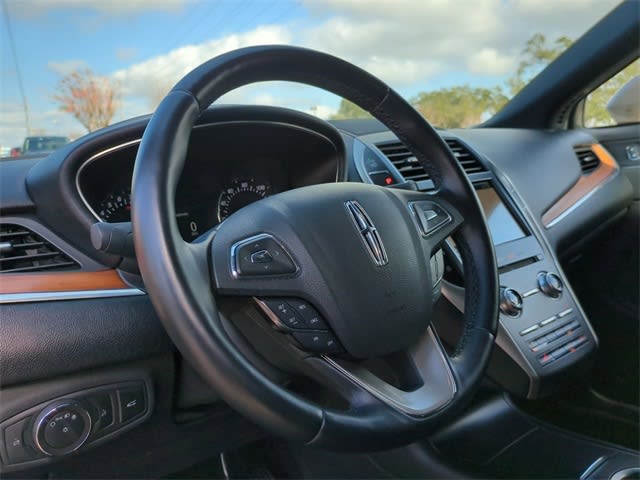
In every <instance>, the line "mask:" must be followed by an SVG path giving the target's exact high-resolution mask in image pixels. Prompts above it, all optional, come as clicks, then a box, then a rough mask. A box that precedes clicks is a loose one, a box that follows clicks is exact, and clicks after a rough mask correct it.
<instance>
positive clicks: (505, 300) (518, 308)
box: [500, 288, 524, 317]
mask: <svg viewBox="0 0 640 480" xmlns="http://www.w3.org/2000/svg"><path fill="white" fill-rule="evenodd" d="M523 305H524V302H523V300H522V295H520V294H519V293H518V292H517V291H516V290H514V289H513V288H503V289H502V290H501V291H500V311H501V312H502V313H504V314H505V315H509V316H511V317H517V316H518V315H520V312H522V307H523Z"/></svg>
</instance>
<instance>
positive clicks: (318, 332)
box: [259, 298, 343, 353]
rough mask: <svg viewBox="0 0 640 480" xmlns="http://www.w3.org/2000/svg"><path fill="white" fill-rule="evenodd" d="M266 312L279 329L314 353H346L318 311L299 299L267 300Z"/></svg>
mask: <svg viewBox="0 0 640 480" xmlns="http://www.w3.org/2000/svg"><path fill="white" fill-rule="evenodd" d="M259 304H260V305H261V306H262V307H263V310H265V312H266V313H267V315H268V317H269V318H270V319H271V320H272V321H273V323H274V324H275V326H276V328H278V329H279V330H281V331H284V332H286V333H290V334H291V335H293V338H295V340H296V341H297V343H298V344H299V345H300V346H301V347H302V348H304V349H305V350H309V351H311V352H314V353H340V352H342V351H343V349H342V347H341V346H340V343H339V342H338V340H337V339H336V337H335V335H334V334H333V333H332V332H331V331H330V330H329V327H328V326H327V324H326V322H325V321H324V320H323V319H322V316H321V315H320V313H318V311H317V310H316V309H315V308H314V307H313V306H312V305H310V304H309V303H308V302H305V301H304V300H301V299H298V298H287V299H281V298H279V299H263V300H260V301H259Z"/></svg>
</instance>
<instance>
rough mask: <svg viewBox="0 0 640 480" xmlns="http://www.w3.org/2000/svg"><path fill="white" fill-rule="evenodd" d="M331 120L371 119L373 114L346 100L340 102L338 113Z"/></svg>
mask: <svg viewBox="0 0 640 480" xmlns="http://www.w3.org/2000/svg"><path fill="white" fill-rule="evenodd" d="M330 118H331V120H344V119H348V118H371V114H370V113H369V112H367V111H366V110H363V109H362V108H360V107H359V106H357V105H356V104H355V103H353V102H350V101H349V100H347V99H346V98H343V99H342V100H340V107H339V108H338V111H337V112H336V113H334V114H333V115H331V117H330Z"/></svg>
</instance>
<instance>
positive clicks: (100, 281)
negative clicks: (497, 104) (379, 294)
mask: <svg viewBox="0 0 640 480" xmlns="http://www.w3.org/2000/svg"><path fill="white" fill-rule="evenodd" d="M147 122H148V117H143V118H139V119H133V120H130V121H127V122H124V123H121V124H118V125H114V126H112V127H109V128H107V129H105V130H102V131H100V132H96V133H94V134H90V135H88V136H86V137H84V138H82V139H80V140H78V141H77V142H75V143H72V144H69V145H67V146H66V147H64V148H63V149H61V150H59V151H57V152H54V153H53V154H51V155H50V156H48V157H47V158H45V159H43V160H40V161H39V160H37V159H34V160H20V161H10V162H3V163H1V164H0V208H1V210H0V214H1V215H2V224H11V225H18V226H20V227H22V228H24V229H29V230H31V231H32V232H33V234H34V235H38V236H39V237H40V238H42V239H43V240H44V241H46V242H48V243H49V245H50V246H51V247H52V248H55V249H57V250H59V251H60V252H62V253H64V254H65V255H66V256H67V257H68V258H69V259H70V260H71V261H73V262H74V265H75V267H74V268H72V269H70V270H69V269H67V270H65V271H64V272H62V271H56V270H55V268H49V266H46V267H47V269H48V270H46V271H45V270H42V271H38V272H37V273H36V274H34V275H33V276H31V277H29V276H28V275H18V276H14V277H13V279H14V280H13V281H12V282H3V283H0V305H1V304H4V303H6V304H7V305H2V306H3V307H6V308H10V309H12V311H11V316H12V318H16V319H17V321H16V322H2V323H1V324H0V342H3V343H2V345H0V347H1V348H2V351H3V354H5V359H6V361H3V362H2V363H0V378H2V379H3V383H4V384H5V385H12V384H16V383H24V382H36V383H37V381H40V380H42V379H43V378H51V379H55V378H57V377H59V376H60V375H63V374H67V373H68V368H69V367H68V366H69V365H73V366H74V367H73V368H74V369H76V370H82V369H87V370H89V369H91V368H94V367H95V366H104V365H110V364H112V363H113V362H114V359H117V362H127V361H132V362H133V361H137V360H139V359H141V358H147V357H149V356H151V357H153V356H154V355H158V353H159V352H162V353H163V354H166V353H167V352H168V353H169V355H171V356H173V355H174V353H175V352H174V350H173V347H172V346H171V344H170V342H169V341H168V339H167V338H166V335H165V334H164V331H163V330H162V328H161V326H160V325H159V323H158V321H157V319H156V318H155V316H154V313H153V307H152V306H151V304H150V302H149V301H148V299H147V298H146V295H145V293H144V285H143V284H142V282H141V279H140V277H139V276H137V275H136V270H135V259H134V260H133V265H132V264H131V263H132V262H131V259H126V258H124V257H123V256H122V255H117V254H114V253H113V252H111V253H110V252H106V251H100V250H98V249H96V248H94V246H93V245H92V241H91V230H92V227H93V226H94V225H96V224H119V225H124V226H126V225H130V224H129V222H130V220H131V215H130V206H131V203H132V202H135V198H133V199H132V198H131V193H130V185H131V181H132V178H133V176H134V175H135V171H134V170H135V168H134V166H135V158H136V154H137V149H138V145H139V141H140V138H141V136H142V133H143V132H144V128H145V126H146V124H147ZM440 134H441V136H442V138H443V140H444V141H446V142H447V144H448V145H449V147H450V148H451V150H452V152H453V153H454V156H455V157H456V159H457V160H458V161H459V162H460V164H461V165H462V166H463V168H464V169H465V171H466V172H467V176H468V178H469V180H470V182H471V183H472V184H473V186H474V187H475V189H476V193H477V195H478V198H479V200H480V202H481V204H482V207H483V210H484V214H485V217H486V220H487V223H488V226H489V229H490V232H491V235H492V237H493V241H494V246H495V252H496V257H497V263H498V268H499V272H498V273H499V278H500V285H501V286H502V289H501V295H502V297H501V300H502V303H501V313H500V324H499V330H498V335H497V339H496V344H497V347H498V348H496V349H495V350H494V352H495V353H494V357H493V358H492V361H491V364H490V366H489V370H488V374H489V376H490V377H491V378H492V379H493V380H494V381H495V382H496V383H498V384H499V385H501V386H502V387H503V388H504V389H505V390H507V391H509V392H511V393H513V394H515V395H516V396H518V397H520V398H530V399H536V398H541V397H544V396H545V395H547V394H549V393H551V392H553V391H555V390H556V389H558V388H560V387H561V386H562V385H565V384H566V382H568V381H571V380H572V378H574V375H576V374H577V373H578V372H580V371H585V370H586V369H587V368H588V366H589V364H590V362H591V361H592V360H593V357H594V352H595V351H596V348H597V345H598V339H597V336H596V335H595V332H594V331H593V329H592V328H591V325H590V323H589V320H588V319H587V317H586V315H585V314H584V312H583V311H582V309H581V307H580V304H579V302H578V300H577V298H576V297H575V295H574V293H573V291H572V290H571V286H570V285H569V282H568V281H567V279H566V277H565V275H564V273H563V271H562V268H561V266H560V262H559V260H558V252H560V251H562V250H563V249H564V248H566V246H567V245H570V244H572V243H573V242H575V240H576V239H579V238H583V237H584V236H585V235H586V233H589V232H591V231H593V230H594V228H595V227H596V226H599V225H600V224H601V223H602V222H603V219H607V218H610V217H612V216H615V215H616V214H618V213H619V212H620V211H622V210H624V209H625V208H626V206H627V205H628V203H629V201H630V198H631V188H630V186H629V185H628V181H627V180H626V178H624V176H622V175H619V174H618V172H617V168H616V164H615V161H613V160H612V159H611V158H609V157H607V156H606V155H605V156H601V157H599V158H600V167H597V169H596V171H595V173H590V174H589V175H585V174H584V173H583V172H582V171H581V168H580V162H579V161H578V158H577V157H576V152H575V148H576V147H580V148H584V147H585V145H587V146H593V145H594V144H595V143H596V142H595V139H594V138H593V137H591V136H590V135H589V134H588V133H585V132H577V131H563V132H553V131H542V130H532V131H529V130H524V129H515V130H502V129H480V128H479V129H470V130H449V131H440ZM589 148H592V150H593V151H594V152H596V153H598V154H601V155H604V154H603V153H602V152H601V151H599V150H598V149H597V148H595V146H594V147H589ZM605 154H606V152H605ZM523 156H524V158H523ZM525 160H526V161H525ZM550 171H553V172H554V175H549V174H548V172H550ZM590 179H591V180H590ZM594 179H599V180H598V182H597V183H593V182H594ZM336 181H354V182H367V183H374V184H378V185H384V186H386V187H388V188H407V189H412V190H420V191H425V192H428V191H432V190H434V189H435V188H436V185H434V183H433V182H432V181H431V179H430V178H429V177H428V175H426V172H424V169H421V168H420V166H419V165H416V162H415V161H414V159H413V158H412V154H411V153H410V152H409V151H408V149H407V148H406V147H405V146H404V145H402V144H401V142H399V140H398V139H397V138H396V137H395V136H394V135H393V134H392V133H391V132H390V131H388V130H387V129H386V128H385V127H384V126H383V125H382V124H380V123H378V122H376V121H373V120H358V121H343V122H341V121H335V122H331V123H327V122H324V121H322V120H319V119H316V118H313V117H310V116H308V115H305V114H302V113H298V112H293V111H290V110H286V109H281V108H274V107H240V106H222V107H216V108H211V109H209V110H207V111H205V112H204V113H203V115H202V118H201V119H200V120H199V122H198V124H197V125H196V126H195V127H194V129H193V131H192V134H191V138H190V142H189V147H188V151H187V153H186V156H185V159H184V168H183V171H182V175H181V179H180V181H179V183H178V187H177V191H176V196H175V197H176V202H175V205H174V208H175V212H174V213H175V218H176V225H177V226H178V228H179V229H180V232H181V234H182V237H183V238H184V239H185V240H186V241H194V240H197V239H198V237H200V236H201V235H202V234H203V233H205V232H206V231H208V230H210V229H212V228H215V226H216V225H218V224H219V223H220V222H223V221H225V219H227V218H228V217H229V216H231V215H233V214H234V213H235V212H237V211H238V210H240V209H241V208H243V207H244V206H245V205H248V204H249V203H252V202H254V201H259V200H260V199H262V198H264V197H267V196H274V195H277V194H279V193H281V192H285V191H287V190H291V189H295V188H298V187H303V186H307V185H315V184H320V183H332V182H336ZM590 182H591V183H590ZM576 187H579V191H578V192H576V191H575V189H576ZM549 212H551V213H552V215H551V214H550V213H549ZM12 232H13V231H11V232H10V233H12ZM129 232H130V230H129ZM444 250H445V258H447V265H446V267H453V269H456V268H457V269H459V270H461V271H462V269H463V268H464V265H462V264H461V262H460V261H459V258H458V255H457V254H456V245H455V241H454V240H453V239H450V240H449V241H448V242H447V243H446V244H445V249H444ZM41 254H42V255H45V254H44V253H40V252H38V255H41ZM46 255H49V254H48V253H47V254H46ZM54 267H55V265H54ZM131 267H133V268H131ZM435 268H436V269H438V270H439V273H440V274H442V273H443V271H442V270H443V266H442V265H441V264H438V263H437V262H436V266H435ZM445 270H446V268H445ZM27 277H28V278H27ZM36 280H37V281H36ZM463 287H464V286H463V285H461V284H458V283H456V282H455V281H454V278H452V277H448V276H447V275H446V274H445V275H444V279H443V280H442V295H443V296H444V297H446V298H447V299H448V300H449V302H450V304H451V305H453V306H454V307H455V309H457V310H456V311H447V312H446V315H445V316H444V317H443V318H444V321H443V322H442V323H441V324H437V325H436V328H437V329H438V333H439V334H440V336H441V338H443V339H444V340H445V341H446V342H447V343H449V344H455V338H456V336H457V335H459V334H460V332H459V330H457V329H459V327H460V326H461V321H459V320H461V314H460V312H462V311H463V310H464V288H463ZM50 300H56V301H54V302H51V301H50ZM60 300H66V301H60ZM78 300H82V301H78ZM32 302H48V303H47V304H46V305H47V307H48V308H35V307H34V308H32V305H42V304H41V303H32ZM68 303H69V304H71V308H67V306H66V304H68ZM439 303H440V302H439ZM456 312H457V313H456ZM132 318H135V321H131V319H132ZM87 319H89V320H90V321H87ZM94 320H95V321H94ZM16 325H18V326H17V327H16ZM79 325H81V328H78V326H79ZM105 327H107V328H105ZM11 328H17V330H15V331H18V332H22V331H29V332H40V333H39V334H36V333H33V334H32V335H31V334H30V336H29V342H20V341H18V342H16V341H13V342H12V341H8V340H6V339H12V338H16V335H15V331H8V332H7V331H6V329H11ZM51 331H56V332H66V333H65V335H54V336H53V338H52V335H51V334H50V333H51ZM109 332H118V336H119V337H118V338H123V339H126V343H125V345H126V348H125V347H123V344H122V343H119V342H118V341H113V340H112V338H111V337H110V336H109V335H108V333H109ZM60 352H64V354H61V353H60ZM171 358H173V357H171ZM162 369H164V367H163V368H162ZM140 378H142V377H141V376H140V375H138V374H137V373H136V374H134V375H132V374H131V373H127V375H121V374H118V375H115V374H114V376H109V377H108V378H107V379H105V380H104V382H103V383H104V385H105V386H106V385H110V387H109V388H108V389H107V390H108V391H106V395H107V397H108V398H112V399H113V402H114V403H113V405H115V399H119V398H120V397H121V395H122V394H121V390H122V391H123V392H125V393H126V392H128V390H129V389H130V385H129V383H127V382H134V383H135V382H139V381H140ZM95 381H96V380H95V378H93V377H92V378H86V379H85V380H84V381H83V382H84V383H83V384H82V385H81V386H77V385H76V386H74V387H73V388H72V389H70V390H68V391H66V390H64V388H63V387H64V384H61V385H60V386H59V387H57V388H59V391H58V393H56V398H57V397H58V396H59V397H60V398H63V397H64V395H66V394H67V393H69V392H80V391H82V392H83V393H82V394H81V395H80V394H78V395H80V397H82V398H84V397H83V395H84V396H86V391H85V390H84V389H85V388H89V387H90V388H89V390H88V392H89V394H92V392H93V391H92V390H91V388H94V386H95V385H94V382H95ZM123 381H126V382H125V383H126V385H125V384H122V383H121V382H123ZM101 382H102V380H101ZM136 385H137V384H136ZM140 385H143V386H144V388H143V389H142V390H141V391H142V392H143V393H142V394H141V396H140V398H146V397H150V396H151V393H152V391H151V390H150V387H149V385H147V384H146V383H142V384H140ZM105 388H106V387H105ZM165 388H166V387H165ZM63 390H64V391H63ZM185 390H189V388H186V389H185ZM42 395H43V396H41V397H38V398H39V400H38V401H37V402H35V403H33V405H30V406H29V408H31V407H34V408H35V407H36V406H39V405H41V404H45V403H47V402H49V401H51V400H52V399H53V397H46V398H45V396H44V394H42ZM186 396H187V397H188V393H187V394H186ZM80 397H79V398H80ZM87 398H88V397H87ZM180 401H181V402H183V405H186V406H187V407H192V406H194V405H201V403H199V402H202V399H201V398H196V399H191V398H187V399H181V400H180ZM125 406H126V405H125ZM114 408H116V407H114ZM118 408H122V406H120V407H118ZM145 408H146V409H148V410H144V411H142V413H139V417H135V418H134V417H132V419H133V420H132V422H131V423H126V422H124V421H123V422H122V423H121V424H119V425H117V426H112V427H109V428H112V429H113V430H106V432H107V433H106V434H105V437H104V438H105V439H106V438H107V437H108V436H109V438H110V436H111V435H114V436H115V435H116V434H118V435H119V434H120V433H119V432H120V425H121V426H122V427H123V430H124V429H127V428H129V426H130V425H131V426H133V425H134V423H136V422H137V421H138V419H140V421H141V422H142V420H143V419H144V418H146V414H147V413H150V412H151V410H152V409H153V408H158V407H153V405H151V404H146V406H145ZM18 410H19V409H18V408H17V407H16V410H15V411H13V412H9V413H7V412H4V413H3V412H0V414H1V415H0V420H2V421H3V422H5V423H6V424H7V425H8V426H12V425H14V423H13V422H14V420H16V418H17V417H15V415H16V414H17V413H19V412H18ZM12 415H13V416H12ZM166 417H167V419H169V418H171V416H170V414H169V413H167V415H166ZM7 422H8V423H7ZM150 423H151V422H147V423H146V424H145V425H148V428H149V429H151V428H153V427H152V426H151V425H149V424H150ZM9 424H11V425H9ZM136 424H137V423H136ZM3 425H4V423H2V424H0V429H2V428H5V427H4V426H3ZM116 427H117V428H116ZM7 428H8V427H7ZM139 428H144V427H139ZM167 428H169V427H167ZM170 428H175V426H171V427H170ZM150 437H152V435H150ZM172 438H173V437H172ZM89 441H90V442H93V441H94V440H92V439H91V438H90V439H89ZM101 441H102V438H99V439H97V441H96V443H98V442H101ZM115 443H116V442H114V444H115ZM174 444H175V442H173V441H172V445H171V448H174V447H175V445H174ZM0 453H2V452H0ZM3 461H4V460H3ZM35 461H37V462H45V461H48V460H47V459H43V458H39V459H37V460H35ZM9 468H13V464H11V465H9ZM15 468H16V469H19V468H21V464H16V466H15Z"/></svg>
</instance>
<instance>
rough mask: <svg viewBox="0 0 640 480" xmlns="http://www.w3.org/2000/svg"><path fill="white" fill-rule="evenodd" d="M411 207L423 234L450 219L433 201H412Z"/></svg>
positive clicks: (427, 233)
mask: <svg viewBox="0 0 640 480" xmlns="http://www.w3.org/2000/svg"><path fill="white" fill-rule="evenodd" d="M411 208H412V209H413V212H414V213H415V215H416V218H417V219H418V224H419V225H420V231H421V232H422V234H423V235H429V234H430V233H433V232H435V231H436V230H437V229H438V228H440V227H442V226H443V225H446V224H447V223H449V222H450V221H451V216H450V215H449V214H448V213H447V212H446V211H445V210H444V209H443V208H442V207H441V206H440V205H438V204H436V203H434V202H413V203H412V204H411Z"/></svg>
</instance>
